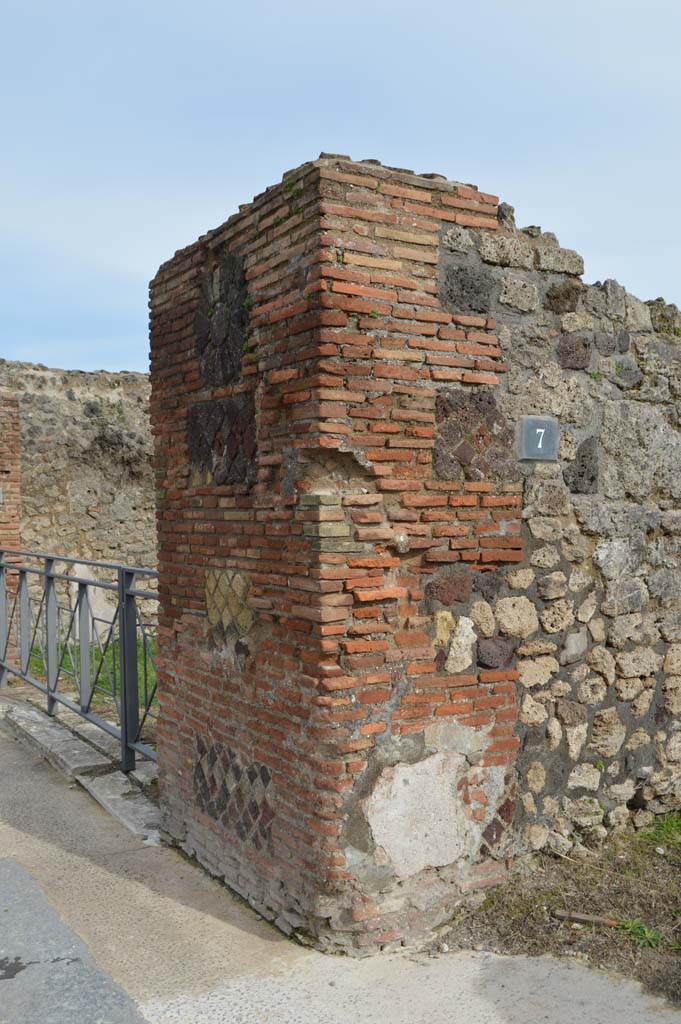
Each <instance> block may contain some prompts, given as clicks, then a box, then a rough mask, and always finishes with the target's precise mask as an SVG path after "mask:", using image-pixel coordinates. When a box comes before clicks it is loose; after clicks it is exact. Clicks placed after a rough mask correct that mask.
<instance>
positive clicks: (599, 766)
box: [596, 758, 605, 772]
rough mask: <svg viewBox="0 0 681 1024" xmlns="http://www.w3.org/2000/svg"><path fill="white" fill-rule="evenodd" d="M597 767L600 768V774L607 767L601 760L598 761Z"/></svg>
mask: <svg viewBox="0 0 681 1024" xmlns="http://www.w3.org/2000/svg"><path fill="white" fill-rule="evenodd" d="M596 767H597V768H598V770H599V772H602V771H603V769H604V768H605V765H604V764H603V762H602V761H601V759H600V758H599V759H598V761H596Z"/></svg>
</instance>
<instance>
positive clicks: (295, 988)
mask: <svg viewBox="0 0 681 1024" xmlns="http://www.w3.org/2000/svg"><path fill="white" fill-rule="evenodd" d="M34 1022H35V1024H38V1022H39V1024H140V1022H146V1024H180V1022H181V1024H228V1022H229V1024H387V1022H390V1024H548V1022H550V1024H563V1022H564V1024H574V1022H578V1024H628V1022H632V1024H633V1022H635V1024H672V1022H674V1024H681V1013H679V1012H678V1011H676V1010H674V1009H672V1008H670V1007H669V1006H667V1005H665V1004H663V1003H661V1002H660V1001H658V1000H655V999H653V998H651V997H649V996H647V995H646V994H644V993H642V992H641V989H640V988H639V986H638V985H636V984H634V983H630V982H627V981H623V980H621V979H617V978H612V977H610V976H607V975H605V974H601V973H598V972H596V971H590V970H588V969H587V968H585V967H583V966H580V965H578V964H576V963H575V964H573V963H565V962H559V961H556V960H551V959H549V958H541V959H535V960H531V959H526V958H522V957H496V956H493V955H491V954H487V953H465V954H443V955H441V956H438V957H423V956H408V955H401V956H384V957H373V958H370V959H367V960H361V961H356V960H351V959H347V958H337V957H333V958H332V957H323V956H321V955H319V954H316V953H314V952H310V951H308V950H303V949H301V948H299V947H297V946H295V945H293V944H291V943H289V942H288V941H287V940H286V939H284V938H283V937H282V936H281V935H279V933H278V932H276V931H274V929H272V928H271V927H270V926H269V925H267V924H265V923H264V922H262V921H260V920H259V919H258V918H257V917H256V915H255V914H252V913H251V912H250V911H249V910H248V908H246V907H244V906H243V905H242V904H241V903H240V902H238V901H237V900H236V899H234V898H232V897H231V896H230V895H229V893H228V892H227V891H226V890H225V889H224V888H223V887H221V886H220V885H219V884H218V883H217V882H215V881H213V880H211V879H210V878H208V877H207V876H206V875H205V874H204V873H203V872H202V871H200V870H199V869H197V868H195V867H193V866H192V865H191V864H189V863H188V862H187V861H186V860H184V859H183V858H181V857H180V856H179V855H178V854H176V853H175V852H174V851H172V850H170V849H167V848H164V847H158V846H144V845H143V844H142V842H141V841H140V840H139V839H137V838H135V837H134V836H132V835H131V834H130V833H129V832H127V831H126V830H125V829H124V828H123V827H122V826H121V825H119V824H118V823H117V822H115V821H113V820H112V819H110V818H109V817H108V816H107V815H106V814H105V813H104V811H102V810H101V809H100V808H99V806H98V805H97V804H95V803H94V802H93V800H92V799H91V798H90V797H89V796H88V795H87V794H86V793H84V792H83V791H82V790H81V789H80V788H79V787H77V786H76V785H74V784H69V783H68V782H66V781H65V780H64V779H63V778H62V777H61V776H60V775H58V774H57V773H56V771H54V770H53V769H52V768H51V767H49V766H48V765H47V764H46V763H45V762H43V761H41V760H40V759H38V758H37V757H36V756H35V755H34V754H32V753H30V752H28V751H27V750H25V749H24V748H23V747H22V746H21V745H20V744H19V743H18V742H17V741H16V740H14V739H13V738H12V737H10V735H9V734H8V733H7V732H5V731H4V729H3V727H2V724H1V723H0V1024H34Z"/></svg>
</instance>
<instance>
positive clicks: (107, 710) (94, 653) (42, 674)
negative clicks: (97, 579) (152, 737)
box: [29, 637, 158, 718]
mask: <svg viewBox="0 0 681 1024" xmlns="http://www.w3.org/2000/svg"><path fill="white" fill-rule="evenodd" d="M147 643H148V646H149V651H150V653H151V655H152V656H155V654H156V643H155V641H154V640H153V639H152V638H149V639H148V641H147ZM73 656H74V657H75V658H76V661H77V659H78V652H77V649H76V650H74V651H73ZM59 658H60V663H61V664H62V665H63V666H64V668H66V669H68V670H69V671H72V670H73V665H72V663H71V654H70V653H68V652H66V653H65V650H64V645H60V648H59ZM145 661H146V669H147V693H148V694H151V692H152V690H153V688H154V686H155V684H156V671H155V669H154V666H153V665H152V662H151V658H150V657H149V656H148V654H147V653H146V652H145V647H144V641H143V640H142V638H141V637H138V638H137V691H138V696H139V706H140V709H141V710H142V709H143V708H144V705H145V696H144V666H145ZM76 667H77V668H78V666H76ZM114 667H115V680H116V695H117V697H119V695H120V681H121V679H120V643H119V641H118V640H116V641H115V642H113V643H110V644H109V645H108V646H107V647H106V648H105V650H104V653H103V654H102V651H101V650H100V649H99V646H98V645H94V646H93V647H92V650H91V659H90V677H91V679H92V680H93V682H94V680H95V679H97V683H96V685H95V688H94V692H93V694H92V700H91V702H90V710H91V711H92V712H93V713H94V714H97V715H100V716H101V717H102V718H106V717H108V716H110V715H111V714H115V713H116V711H115V704H114V699H113V694H112V692H111V687H112V682H113V679H114ZM29 674H30V675H33V676H35V678H36V679H39V680H41V681H43V682H44V681H45V680H46V669H45V661H44V659H43V655H42V653H41V651H40V649H39V648H38V647H34V648H33V650H32V652H31V659H30V662H29ZM59 692H60V693H63V695H64V696H65V697H70V698H74V699H76V700H77V690H76V686H75V683H74V681H73V678H72V676H70V675H66V674H65V675H62V676H60V679H59ZM150 707H151V711H152V713H154V714H155V713H156V711H157V710H158V698H157V696H156V694H154V698H153V700H152V701H151V705H150Z"/></svg>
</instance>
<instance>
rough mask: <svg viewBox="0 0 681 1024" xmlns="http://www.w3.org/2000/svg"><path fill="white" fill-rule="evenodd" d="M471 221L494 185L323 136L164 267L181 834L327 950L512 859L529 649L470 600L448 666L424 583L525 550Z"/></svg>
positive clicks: (158, 325) (163, 505) (154, 363)
mask: <svg viewBox="0 0 681 1024" xmlns="http://www.w3.org/2000/svg"><path fill="white" fill-rule="evenodd" d="M452 228H454V229H461V230H465V229H476V230H479V231H481V232H482V233H490V234H492V233H495V232H496V231H497V229H498V219H497V199H496V197H494V196H491V195H486V194H484V193H481V192H478V191H477V190H476V189H475V188H473V187H471V186H465V185H459V184H456V183H452V182H448V181H446V180H444V179H442V178H440V177H439V176H437V175H433V176H419V175H415V174H413V173H412V172H407V171H400V170H395V169H391V168H386V167H382V166H381V165H379V164H377V163H374V162H366V163H361V164H357V163H353V162H351V161H350V160H349V159H348V158H345V157H336V156H323V157H321V158H320V159H319V160H317V161H314V162H311V163H308V164H305V165H303V166H302V167H300V168H298V169H297V170H295V171H292V172H289V173H287V174H286V175H285V176H284V180H283V182H282V183H281V184H279V185H277V186H274V187H272V188H269V189H267V190H266V191H265V192H264V193H263V194H262V195H260V196H258V197H257V198H256V199H255V200H254V201H253V202H252V203H251V204H249V205H247V206H243V207H241V208H240V211H239V213H238V214H236V215H235V216H234V217H232V218H231V219H230V220H229V221H227V223H226V224H225V225H223V226H222V227H220V228H218V229H217V230H215V231H211V232H209V233H208V234H207V235H205V236H203V237H202V238H201V239H199V241H198V242H196V243H195V244H194V245H192V246H190V247H188V248H186V249H183V250H181V251H180V252H178V253H177V254H176V255H175V257H174V258H173V259H172V260H170V261H169V262H168V263H166V264H164V265H163V266H162V267H161V269H160V270H159V272H158V275H157V276H156V278H155V279H154V281H153V282H152V285H151V303H150V308H151V379H152V399H151V414H152V427H153V433H154V437H155V445H156V448H155V451H156V457H155V462H156V474H157V495H158V536H159V567H160V573H161V578H160V594H161V614H160V624H159V663H160V664H159V677H160V692H161V715H160V722H159V756H160V776H161V800H162V807H163V811H164V820H165V827H166V828H167V830H168V831H169V833H170V834H171V835H173V836H175V837H176V838H177V839H178V840H179V841H180V842H181V843H182V845H183V846H184V848H185V849H186V850H187V851H188V852H190V853H192V854H195V855H196V856H197V858H198V859H199V860H200V861H201V862H202V863H203V864H204V865H206V867H208V868H209V870H211V871H212V872H214V873H215V874H216V875H219V876H221V877H223V878H224V879H225V881H226V882H227V883H228V885H230V886H231V887H232V888H233V889H235V890H236V891H237V892H239V893H241V894H242V895H243V896H244V897H245V898H247V899H248V900H249V902H251V904H252V905H253V906H255V907H256V908H257V909H258V910H259V911H260V912H261V913H262V914H263V915H264V916H266V917H268V918H270V919H272V920H274V921H275V923H276V924H277V925H278V926H279V927H280V928H282V929H283V930H284V931H286V932H289V933H295V934H296V935H298V936H299V937H301V938H303V939H304V940H305V941H308V942H311V943H313V944H315V945H317V946H318V947H319V948H322V949H345V950H350V949H352V950H354V951H357V950H363V949H371V948H380V947H386V946H391V945H396V946H398V945H400V944H401V943H403V942H405V941H418V940H419V939H422V938H423V937H424V936H425V935H427V934H428V933H429V929H431V928H432V927H433V926H434V925H436V924H437V923H438V922H439V921H442V920H443V919H444V918H445V917H446V916H447V914H448V913H449V912H451V909H452V907H453V905H454V904H455V902H456V901H457V899H460V898H461V895H462V893H464V892H466V891H469V890H471V889H474V888H476V887H481V886H486V885H489V884H493V883H495V882H497V881H499V880H501V879H502V878H503V877H504V875H505V872H506V870H507V868H508V864H509V857H510V856H511V852H510V851H511V846H512V843H511V839H510V830H509V825H510V823H511V819H512V813H513V796H514V789H515V770H514V765H515V759H516V754H517V749H518V744H519V741H518V738H517V737H516V736H515V735H514V733H513V730H514V723H515V721H516V718H517V707H516V680H517V672H516V671H515V669H514V668H513V667H512V666H511V665H510V664H509V657H508V652H507V651H505V650H503V651H502V654H503V658H502V661H503V664H502V667H500V668H494V667H493V666H494V664H495V661H494V657H492V658H491V659H489V658H488V660H487V664H486V665H485V666H484V667H482V666H480V665H479V664H478V663H477V655H476V650H475V644H474V643H473V642H471V640H474V636H473V634H472V633H471V632H470V629H472V620H469V621H470V622H471V626H470V627H469V633H468V634H467V636H466V638H465V642H462V644H461V651H460V652H459V654H458V656H457V657H456V658H455V657H454V656H453V655H452V656H450V658H449V662H448V663H447V651H446V649H442V648H439V647H437V646H436V644H435V630H434V619H433V612H434V611H435V610H436V609H438V608H439V609H442V608H443V607H444V606H443V604H442V603H441V602H440V601H439V600H438V597H437V594H438V592H439V591H438V586H435V589H434V590H433V591H432V594H431V596H428V587H429V585H431V586H432V585H433V584H438V585H439V587H440V590H446V589H447V587H446V585H445V584H446V582H447V581H448V580H450V579H459V578H460V577H462V576H465V577H466V578H467V580H468V581H469V586H468V591H469V592H471V590H472V593H473V597H476V598H477V599H480V598H481V597H483V595H485V594H487V588H486V586H485V584H484V582H483V581H484V580H487V579H491V578H492V577H493V576H494V575H495V571H496V570H498V569H500V568H501V567H503V566H506V565H515V564H517V563H518V562H520V561H521V559H522V557H523V556H522V546H523V541H522V538H521V536H520V513H521V509H520V493H519V488H520V484H519V483H518V481H517V480H513V479H512V477H511V476H510V475H509V472H508V466H507V465H506V463H504V460H503V458H501V457H500V453H499V451H498V450H497V449H498V447H499V446H498V445H497V444H496V438H497V437H498V436H499V435H500V432H502V433H503V428H504V422H503V417H502V416H501V414H500V413H499V410H498V409H497V407H496V404H495V400H494V392H495V390H496V389H497V388H498V385H499V382H500V380H501V378H502V376H503V375H504V373H505V371H506V365H505V362H504V359H503V356H502V352H501V349H500V346H499V341H498V337H497V334H496V324H495V320H494V319H493V318H492V317H490V316H487V315H486V314H485V313H484V312H482V313H481V312H475V313H473V314H471V313H468V312H467V313H465V314H462V313H461V312H460V311H459V310H458V309H457V308H456V305H455V304H452V303H451V302H449V301H448V300H447V299H446V296H445V297H444V299H443V297H442V295H441V291H442V289H441V285H440V280H439V278H440V275H441V273H442V270H441V267H440V265H439V264H440V255H439V254H440V250H441V235H442V234H443V233H446V232H448V231H450V230H451V229H452ZM244 311H245V313H246V314H247V315H246V316H244ZM237 355H238V357H239V358H238V359H237V358H236V356H237ZM435 452H439V458H438V462H439V464H440V467H439V468H438V469H436V468H435V466H434V453H435ZM502 454H503V453H502ZM470 581H473V587H472V588H471V586H470ZM476 581H479V583H478V582H476ZM454 589H455V590H456V589H457V585H456V584H455V585H454ZM458 589H459V590H460V591H462V592H465V590H466V587H464V586H462V585H461V584H459V585H458ZM456 610H457V612H458V613H461V612H462V611H463V610H464V609H463V606H462V605H457V606H456ZM246 612H248V613H249V614H246ZM488 618H489V617H488ZM502 648H503V645H502ZM448 665H449V667H448ZM452 666H454V667H452ZM464 666H465V667H464ZM395 772H399V774H398V775H395V774H394V773H395ZM391 773H392V774H391ZM397 778H399V780H400V781H399V785H398V784H397V783H396V782H394V781H393V782H391V781H390V780H391V779H397ZM244 780H247V781H244ZM410 787H411V788H410ZM395 793H397V794H398V795H399V794H402V799H403V802H404V806H403V807H402V808H400V807H399V806H394V801H395V799H396V798H395V797H394V794H395ZM388 794H393V795H392V796H390V797H389V796H388ZM369 797H371V801H370V803H368V802H367V800H368V798H369ZM453 802H454V803H455V804H456V805H457V807H458V808H459V812H458V815H457V817H456V822H455V824H454V823H452V822H450V820H449V814H450V811H451V806H452V803H453ZM395 821H397V823H398V827H397V828H395V827H394V823H395ZM424 829H427V830H428V833H429V834H428V835H424V834H423V830H424ZM376 836H381V837H383V841H382V845H381V844H379V843H378V841H377V840H376ZM414 844H416V845H417V846H420V850H414V849H413V848H412V847H413V845H414Z"/></svg>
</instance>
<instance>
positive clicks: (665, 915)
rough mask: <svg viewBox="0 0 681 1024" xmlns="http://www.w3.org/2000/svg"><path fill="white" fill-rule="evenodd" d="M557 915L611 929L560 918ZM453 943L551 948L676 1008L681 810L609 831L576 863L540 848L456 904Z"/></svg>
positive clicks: (679, 993) (680, 957) (495, 948)
mask: <svg viewBox="0 0 681 1024" xmlns="http://www.w3.org/2000/svg"><path fill="white" fill-rule="evenodd" d="M557 911H568V912H571V913H574V912H577V913H581V914H592V915H598V916H602V917H606V918H609V919H612V920H614V921H615V922H617V924H616V926H614V927H612V926H605V925H592V924H577V923H573V922H565V921H561V920H559V919H558V918H557V917H556V916H555V914H556V912H557ZM442 941H444V942H446V943H447V945H448V946H449V947H450V948H451V949H471V948H474V949H485V950H489V951H491V952H497V953H525V954H528V955H530V956H538V955H542V954H553V955H554V956H560V957H572V958H576V959H579V960H581V961H582V962H584V963H587V964H589V965H591V966H594V967H600V968H603V969H606V970H614V971H618V972H619V973H620V974H623V975H625V976H627V977H629V978H636V979H637V980H638V981H640V982H641V983H642V984H643V985H644V986H645V987H646V988H647V989H648V990H649V991H650V992H654V993H656V994H658V995H664V996H666V997H667V998H668V999H669V1000H671V1001H673V1002H674V1003H676V1004H677V1005H680V1006H681V814H673V815H667V816H665V817H660V818H658V819H656V821H655V823H654V824H653V825H652V826H651V827H649V828H648V829H646V830H643V831H641V832H638V833H625V834H621V835H616V836H613V837H611V838H610V839H609V840H608V841H607V842H606V843H605V845H604V846H602V847H601V848H600V849H597V850H592V851H589V854H588V856H587V857H583V858H581V859H577V858H573V857H572V856H570V857H562V858H557V857H554V856H548V855H543V854H539V855H537V857H536V859H535V860H534V861H533V863H532V864H531V865H530V866H529V867H528V869H527V870H525V871H523V873H522V874H519V875H517V876H516V877H514V878H513V879H512V880H511V881H510V882H509V883H508V884H506V885H504V886H501V887H499V888H497V889H495V890H494V891H491V892H490V893H489V894H488V895H487V896H486V897H485V899H484V902H483V903H482V905H481V906H478V907H477V908H476V909H473V908H467V909H465V910H462V911H461V912H460V913H459V914H458V915H457V916H456V917H455V918H454V919H453V921H452V922H451V925H450V927H449V928H448V929H447V930H446V931H445V932H444V933H443V935H442Z"/></svg>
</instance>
